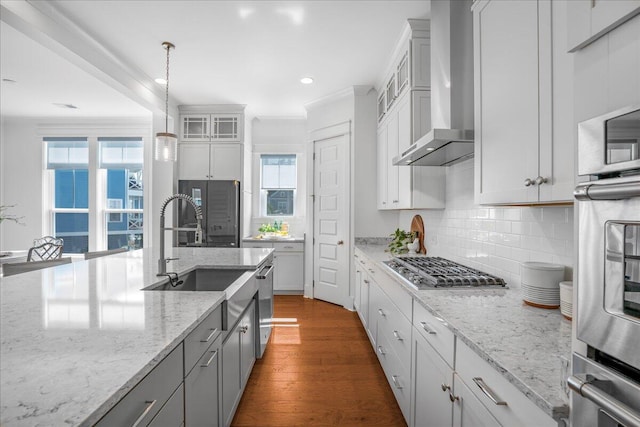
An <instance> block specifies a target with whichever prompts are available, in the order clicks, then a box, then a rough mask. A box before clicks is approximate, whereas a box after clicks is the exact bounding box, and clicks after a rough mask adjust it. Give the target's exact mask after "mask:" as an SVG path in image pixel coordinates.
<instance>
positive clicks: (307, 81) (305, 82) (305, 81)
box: [300, 77, 313, 85]
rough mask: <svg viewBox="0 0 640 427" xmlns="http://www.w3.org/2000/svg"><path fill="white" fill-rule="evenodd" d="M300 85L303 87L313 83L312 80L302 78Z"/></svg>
mask: <svg viewBox="0 0 640 427" xmlns="http://www.w3.org/2000/svg"><path fill="white" fill-rule="evenodd" d="M300 83H302V84H303V85H310V84H311V83H313V79H312V78H311V77H303V78H301V79H300Z"/></svg>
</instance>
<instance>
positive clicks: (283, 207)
mask: <svg viewBox="0 0 640 427" xmlns="http://www.w3.org/2000/svg"><path fill="white" fill-rule="evenodd" d="M260 178H261V180H260V182H261V183H260V188H261V200H262V202H263V203H262V205H263V210H262V211H263V214H264V215H265V216H293V213H294V209H293V207H294V206H295V196H296V182H297V170H296V155H295V154H263V155H261V156H260Z"/></svg>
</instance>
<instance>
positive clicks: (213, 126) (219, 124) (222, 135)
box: [180, 114, 242, 142]
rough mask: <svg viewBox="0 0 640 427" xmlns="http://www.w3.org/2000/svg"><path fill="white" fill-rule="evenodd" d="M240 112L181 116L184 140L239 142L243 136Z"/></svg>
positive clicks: (182, 138)
mask: <svg viewBox="0 0 640 427" xmlns="http://www.w3.org/2000/svg"><path fill="white" fill-rule="evenodd" d="M240 118H241V115H240V114H185V115H183V116H182V118H181V127H180V132H181V133H180V140H181V141H182V142H209V141H215V142H237V141H240V140H241V139H242V136H241V121H240Z"/></svg>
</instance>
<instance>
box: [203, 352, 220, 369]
mask: <svg viewBox="0 0 640 427" xmlns="http://www.w3.org/2000/svg"><path fill="white" fill-rule="evenodd" d="M212 353H213V354H212V355H211V357H210V358H209V360H207V363H205V364H204V365H200V367H201V368H208V367H209V365H211V362H213V359H215V358H216V356H217V355H218V350H216V351H212Z"/></svg>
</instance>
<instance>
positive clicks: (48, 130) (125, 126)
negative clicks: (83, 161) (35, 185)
mask: <svg viewBox="0 0 640 427" xmlns="http://www.w3.org/2000/svg"><path fill="white" fill-rule="evenodd" d="M37 135H38V137H39V139H40V143H41V144H42V165H43V173H42V179H43V186H42V188H43V194H42V202H43V209H42V230H43V235H48V234H52V233H53V231H54V228H55V224H54V223H53V209H54V208H53V206H54V199H53V197H54V190H55V188H54V179H53V176H54V171H53V170H48V169H46V160H47V159H46V157H47V153H46V150H45V149H44V141H43V140H44V138H46V137H86V138H87V141H88V142H89V168H88V170H89V208H88V209H86V211H88V212H89V251H97V250H104V249H106V248H107V241H108V240H107V223H106V216H107V214H106V206H105V204H106V189H107V186H106V175H107V174H106V170H104V169H98V138H99V137H102V138H104V137H122V136H127V137H132V138H141V139H142V143H143V146H144V169H143V182H147V183H149V182H151V169H152V151H153V150H152V129H151V123H149V122H141V121H139V120H132V119H126V118H125V119H119V120H117V121H114V120H104V121H103V120H98V121H96V122H87V123H56V124H43V125H40V126H39V127H38V131H37ZM143 197H144V200H145V203H144V206H145V208H144V209H142V210H140V209H135V210H134V211H135V213H139V212H142V214H143V217H144V218H151V212H150V210H149V209H150V206H151V188H150V186H149V185H145V186H144V188H143ZM72 211H73V212H80V210H76V209H74V210H72ZM132 213H134V212H132ZM100 230H102V232H99V231H100ZM143 236H144V246H147V245H148V244H149V241H150V240H151V239H150V237H151V228H150V221H144V223H143Z"/></svg>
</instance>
